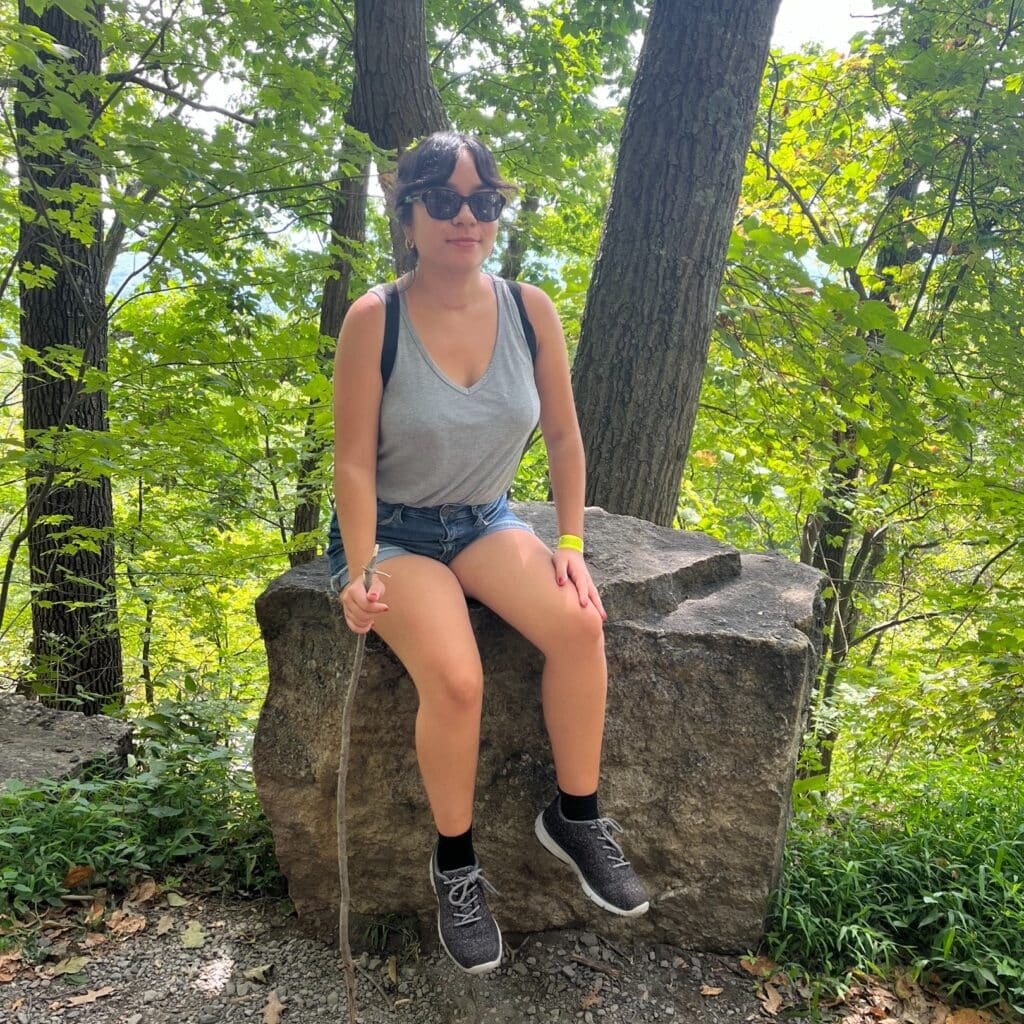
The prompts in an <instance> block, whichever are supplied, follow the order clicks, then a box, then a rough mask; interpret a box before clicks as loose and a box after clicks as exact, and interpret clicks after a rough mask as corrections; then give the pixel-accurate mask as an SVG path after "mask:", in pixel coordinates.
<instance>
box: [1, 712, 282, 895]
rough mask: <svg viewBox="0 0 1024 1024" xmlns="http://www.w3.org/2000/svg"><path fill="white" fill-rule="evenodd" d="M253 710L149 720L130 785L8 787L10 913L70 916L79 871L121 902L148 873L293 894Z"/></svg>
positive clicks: (142, 724)
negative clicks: (257, 762)
mask: <svg viewBox="0 0 1024 1024" xmlns="http://www.w3.org/2000/svg"><path fill="white" fill-rule="evenodd" d="M135 710H137V711H144V710H145V709H141V708H138V709H135ZM246 710H247V709H246V708H245V707H244V706H243V705H241V704H239V703H237V702H233V701H229V700H208V701H205V702H203V703H198V702H194V703H178V702H172V701H162V702H160V703H158V704H157V705H156V706H154V707H153V708H152V709H149V710H148V712H147V713H146V714H145V716H144V717H143V718H141V719H138V720H137V724H136V734H135V744H136V748H135V749H136V753H135V755H134V756H133V757H132V758H131V763H130V768H129V773H128V775H127V776H126V777H125V778H121V779H109V778H104V777H100V776H94V777H91V778H85V779H72V780H69V781H65V782H39V783H35V784H33V785H24V784H21V783H16V782H14V781H10V782H8V783H7V787H6V789H5V790H4V791H2V792H0V864H2V867H0V913H10V912H12V911H13V912H14V913H15V914H18V915H24V914H28V913H30V912H32V911H33V910H34V909H37V908H39V907H41V906H44V905H46V904H50V905H53V906H61V905H62V904H61V900H60V897H61V896H62V895H63V894H65V893H66V892H67V891H68V890H67V889H66V888H65V887H64V885H63V880H64V878H65V876H66V875H67V873H68V871H69V870H70V869H71V868H72V867H89V868H92V869H93V870H94V871H95V876H94V881H95V882H96V883H98V884H102V885H105V886H107V887H109V888H112V889H113V890H115V891H119V892H123V891H124V890H125V889H126V888H127V887H129V885H130V884H131V881H132V878H133V876H137V875H138V874H140V873H142V874H147V875H157V876H163V875H166V874H168V873H174V874H180V873H181V872H183V871H186V870H187V871H189V872H196V873H201V874H202V875H203V876H204V877H205V878H206V879H207V880H213V881H215V882H216V883H217V884H220V885H223V886H225V887H227V888H229V889H231V890H233V891H237V892H246V893H279V892H281V891H282V879H281V877H280V874H279V872H278V869H277V864H276V862H275V860H274V856H273V845H272V840H271V837H270V830H269V827H268V826H267V824H266V822H265V820H264V819H263V817H262V814H261V812H260V808H259V804H258V802H257V799H256V794H255V790H254V786H253V779H252V771H251V769H250V767H249V762H248V757H249V745H250V742H251V734H250V733H249V730H248V727H247V725H246V723H245V720H244V718H242V717H241V716H242V714H243V713H244V712H245V711H246Z"/></svg>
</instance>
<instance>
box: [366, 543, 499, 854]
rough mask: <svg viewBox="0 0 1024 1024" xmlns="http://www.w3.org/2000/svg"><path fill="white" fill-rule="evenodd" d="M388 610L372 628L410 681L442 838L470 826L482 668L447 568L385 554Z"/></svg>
mask: <svg viewBox="0 0 1024 1024" xmlns="http://www.w3.org/2000/svg"><path fill="white" fill-rule="evenodd" d="M382 568H384V569H386V570H387V572H389V573H390V574H391V578H390V579H389V580H387V581H386V585H387V591H386V593H385V596H384V600H385V603H386V604H387V605H388V608H389V610H388V611H387V612H386V613H385V614H383V615H380V616H378V618H377V620H376V622H375V623H374V627H373V628H374V631H375V632H376V633H377V634H378V635H379V636H380V637H381V638H382V639H383V640H384V642H385V643H386V644H387V645H388V646H389V647H390V648H391V650H392V651H394V652H395V655H396V656H397V657H398V659H399V660H400V661H401V662H402V664H403V665H404V666H405V668H406V671H407V672H408V673H409V675H410V677H411V678H412V681H413V683H414V684H415V685H416V692H417V693H418V695H419V710H418V712H417V714H416V755H417V758H418V760H419V765H420V773H421V775H422V776H423V787H424V789H425V790H426V792H427V800H428V801H429V803H430V810H431V812H432V813H433V816H434V822H435V824H436V825H437V830H438V832H440V833H441V834H442V835H446V836H456V835H461V834H462V833H463V832H465V831H466V829H468V828H469V827H470V825H471V824H472V820H473V791H474V788H475V785H476V769H477V758H478V755H479V748H480V710H481V707H482V706H483V669H482V667H481V664H480V653H479V651H478V649H477V645H476V639H475V637H474V636H473V630H472V628H471V626H470V624H469V614H468V611H467V609H466V598H465V595H464V594H463V592H462V588H461V586H460V585H459V581H458V580H457V579H456V578H455V576H454V574H453V573H452V572H451V570H450V569H448V568H447V567H446V566H444V565H442V564H441V563H440V562H436V561H434V560H433V559H430V558H422V557H420V556H418V555H401V556H399V557H397V558H389V559H388V560H387V562H386V563H385V564H384V565H383V566H382Z"/></svg>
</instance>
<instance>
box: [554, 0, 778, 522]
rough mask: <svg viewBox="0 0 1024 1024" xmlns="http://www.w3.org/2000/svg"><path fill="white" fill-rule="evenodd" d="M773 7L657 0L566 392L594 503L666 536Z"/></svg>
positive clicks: (752, 2)
mask: <svg viewBox="0 0 1024 1024" xmlns="http://www.w3.org/2000/svg"><path fill="white" fill-rule="evenodd" d="M778 5H779V0H715V2H712V0H655V3H654V5H653V8H652V10H651V16H650V21H649V23H648V27H647V34H646V36H645V39H644V45H643V49H642V51H641V54H640V60H639V64H638V66H637V73H636V78H635V80H634V82H633V87H632V90H631V92H630V97H629V105H628V108H627V112H626V121H625V124H624V126H623V131H622V139H621V144H620V148H619V159H618V166H617V168H616V172H615V182H614V185H613V189H612V198H611V202H610V204H609V207H608V212H607V216H606V219H605V227H604V232H603V236H602V240H601V246H600V251H599V253H598V257H597V262H596V264H595V268H594V275H593V278H592V279H591V283H590V289H589V291H588V293H587V304H586V309H585V311H584V315H583V323H582V330H581V336H580V343H579V349H578V352H577V356H576V362H575V366H574V368H573V386H574V390H575V393H576V404H577V409H578V412H579V418H580V427H581V429H582V432H583V441H584V448H585V451H586V456H587V478H588V479H587V492H586V500H587V504H588V505H600V506H601V507H603V508H605V509H607V510H608V511H610V512H617V513H624V514H627V515H633V516H638V517H640V518H643V519H648V520H651V521H652V522H655V523H660V524H662V525H666V526H668V525H671V524H672V522H673V520H674V518H675V515H676V509H677V505H678V498H679V481H680V478H681V476H682V472H683V467H684V465H685V462H686V455H687V451H688V449H689V446H690V438H691V435H692V433H693V424H694V420H695V419H696V414H697V403H698V398H699V396H700V388H701V380H702V376H703V372H704V366H705V363H706V362H707V353H708V344H709V340H710V336H711V327H712V324H713V321H714V316H715V307H716V303H717V299H718V291H719V288H720V286H721V281H722V276H723V273H724V269H725V255H726V249H727V246H728V242H729V236H730V233H731V231H732V225H733V218H734V215H735V211H736V204H737V202H738V199H739V192H740V185H741V183H742V180H743V168H744V163H745V158H746V154H747V150H748V148H749V145H750V138H751V133H752V130H753V123H754V113H755V110H756V107H757V102H758V95H759V89H760V83H761V76H762V73H763V71H764V66H765V62H766V60H767V57H768V46H769V42H770V39H771V33H772V26H773V24H774V21H775V14H776V11H777V9H778Z"/></svg>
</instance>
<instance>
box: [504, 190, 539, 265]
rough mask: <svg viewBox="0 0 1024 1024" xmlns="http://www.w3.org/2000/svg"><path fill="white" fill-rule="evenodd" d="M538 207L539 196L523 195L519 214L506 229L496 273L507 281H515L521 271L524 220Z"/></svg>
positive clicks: (524, 233) (523, 249) (525, 234)
mask: <svg viewBox="0 0 1024 1024" xmlns="http://www.w3.org/2000/svg"><path fill="white" fill-rule="evenodd" d="M539 207H540V198H539V197H538V196H535V195H532V194H528V195H525V196H523V201H522V203H520V204H519V216H517V217H516V220H515V223H514V224H513V225H512V227H510V228H509V229H508V232H509V233H508V238H507V240H506V242H505V252H504V255H503V256H502V258H501V270H499V271H498V273H499V274H500V275H501V276H502V277H504V278H507V279H508V280H509V281H517V280H518V279H519V275H520V274H521V273H522V272H523V257H524V256H525V255H526V248H527V241H528V237H527V233H526V224H525V221H526V220H527V219H528V218H529V217H530V216H531V215H532V214H534V213H536V212H537V210H538V209H539Z"/></svg>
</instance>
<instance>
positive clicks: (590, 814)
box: [558, 788, 599, 821]
mask: <svg viewBox="0 0 1024 1024" xmlns="http://www.w3.org/2000/svg"><path fill="white" fill-rule="evenodd" d="M558 797H559V803H560V805H561V807H562V817H564V818H568V819H569V821H593V820H594V819H595V818H597V817H598V816H599V815H598V813H597V791H596V790H595V791H594V792H593V793H591V794H590V796H570V795H569V794H568V793H566V792H564V791H563V790H562V789H561V788H559V790H558Z"/></svg>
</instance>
